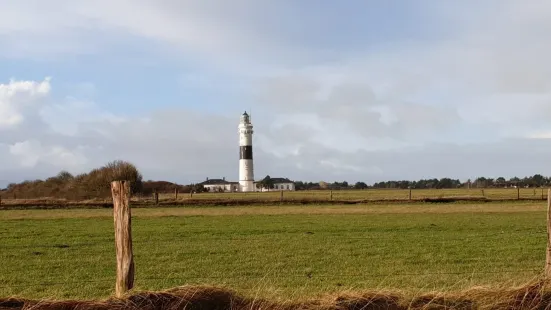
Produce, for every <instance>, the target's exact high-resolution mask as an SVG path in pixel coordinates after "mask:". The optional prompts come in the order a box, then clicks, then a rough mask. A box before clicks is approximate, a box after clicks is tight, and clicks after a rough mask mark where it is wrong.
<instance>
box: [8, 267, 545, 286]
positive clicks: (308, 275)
mask: <svg viewBox="0 0 551 310" xmlns="http://www.w3.org/2000/svg"><path fill="white" fill-rule="evenodd" d="M541 272H542V270H541V269H516V270H498V271H471V272H426V273H384V274H383V273H375V274H373V273H369V274H359V273H354V274H351V273H339V274H331V275H328V274H316V273H315V272H313V273H300V274H299V273H282V274H278V276H279V277H286V278H291V277H293V278H309V279H315V278H326V279H340V278H343V277H346V278H366V279H369V278H384V277H423V276H449V275H477V274H505V273H507V274H521V273H534V274H537V273H541ZM266 276H267V275H265V274H264V275H261V274H256V275H241V276H236V275H229V276H228V275H224V276H222V275H221V276H213V275H210V276H209V275H207V276H189V275H183V276H182V277H139V276H137V277H136V279H135V281H151V280H155V281H182V280H203V279H215V280H221V279H222V280H223V279H240V280H242V279H262V278H266ZM114 278H115V277H114V276H113V278H109V279H97V280H79V281H64V282H40V283H28V284H17V285H9V286H6V285H4V286H0V289H10V288H22V287H38V286H52V285H64V286H66V285H76V284H83V283H106V284H107V283H109V284H111V283H113V281H114Z"/></svg>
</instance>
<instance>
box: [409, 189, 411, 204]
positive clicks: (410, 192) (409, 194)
mask: <svg viewBox="0 0 551 310" xmlns="http://www.w3.org/2000/svg"><path fill="white" fill-rule="evenodd" d="M409 200H410V201H411V188H410V189H409Z"/></svg>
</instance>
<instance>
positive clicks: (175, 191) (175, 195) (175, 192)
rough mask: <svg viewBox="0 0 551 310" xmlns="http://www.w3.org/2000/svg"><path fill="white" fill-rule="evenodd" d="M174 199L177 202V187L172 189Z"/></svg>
mask: <svg viewBox="0 0 551 310" xmlns="http://www.w3.org/2000/svg"><path fill="white" fill-rule="evenodd" d="M174 199H175V200H178V188H177V187H176V188H175V189H174Z"/></svg>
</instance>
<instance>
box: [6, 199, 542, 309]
mask: <svg viewBox="0 0 551 310" xmlns="http://www.w3.org/2000/svg"><path fill="white" fill-rule="evenodd" d="M545 205H546V204H545V202H543V201H542V202H528V201H519V202H491V203H483V204H473V203H457V204H422V203H410V204H407V205H405V204H369V205H361V204H360V205H328V206H316V205H306V206H293V205H282V206H262V205H258V206H236V207H179V208H161V207H155V208H137V209H134V210H133V211H132V212H133V214H132V215H133V219H132V228H133V244H134V255H135V263H136V282H135V284H136V286H135V291H140V290H163V289H168V288H172V287H176V286H180V285H184V284H207V285H215V286H223V287H228V288H232V289H235V290H237V291H239V292H242V293H244V294H247V295H254V296H262V297H267V298H306V297H314V296H318V295H322V294H328V293H333V292H343V291H365V290H380V289H389V290H406V291H409V292H414V293H416V292H428V291H441V292H445V291H452V292H453V291H459V290H462V289H465V288H469V287H473V286H479V285H482V286H490V287H511V286H514V285H521V284H523V283H526V282H528V281H530V280H532V279H534V278H537V277H538V276H540V275H541V272H542V271H543V268H544V263H545V247H546V220H545V219H546V213H545V210H546V209H545ZM0 262H1V264H0V297H2V296H16V297H24V298H55V299H67V298H81V299H90V298H93V299H96V298H106V297H109V296H111V295H112V294H113V292H114V279H115V252H114V232H113V218H112V210H109V209H78V210H63V209H59V210H0Z"/></svg>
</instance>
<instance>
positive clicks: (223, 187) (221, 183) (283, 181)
mask: <svg viewBox="0 0 551 310" xmlns="http://www.w3.org/2000/svg"><path fill="white" fill-rule="evenodd" d="M270 179H271V181H272V184H273V186H274V187H273V188H270V189H268V188H259V187H260V186H259V187H257V186H256V183H259V182H260V181H257V182H254V183H255V188H256V191H257V192H268V191H294V190H295V182H293V181H291V180H289V179H287V178H270ZM199 185H203V187H204V188H205V189H206V190H207V191H209V192H211V193H219V192H226V193H228V192H239V191H240V190H239V182H230V181H226V178H222V179H209V178H207V180H206V181H203V182H201V183H199Z"/></svg>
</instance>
